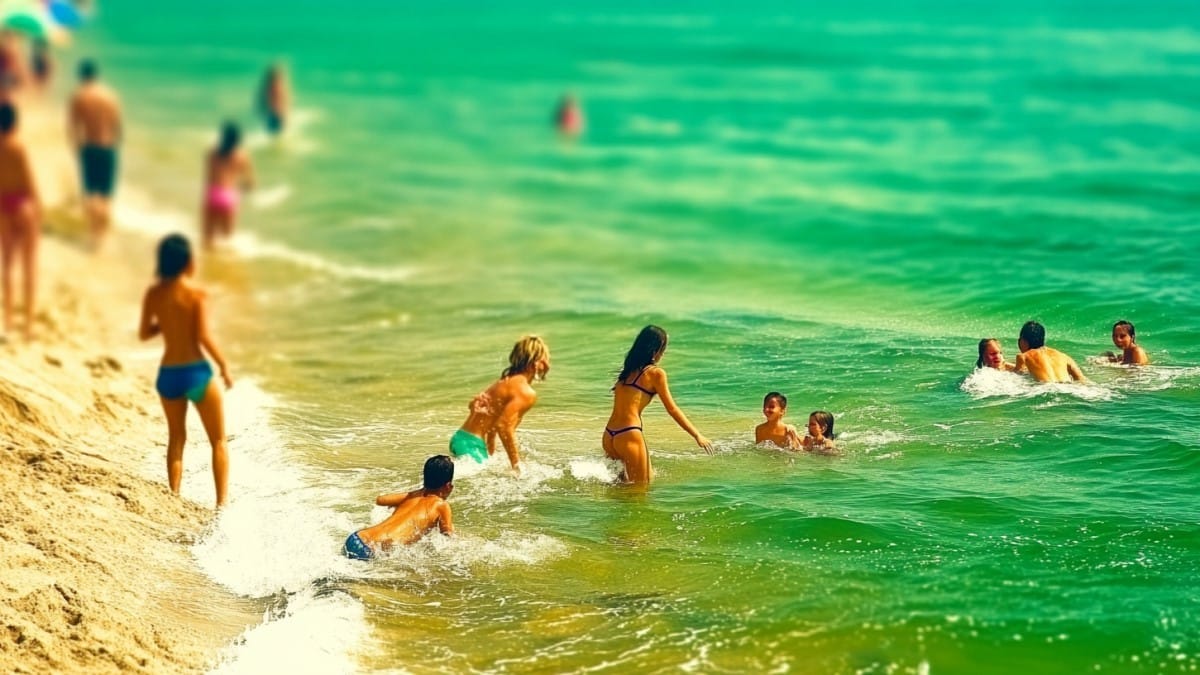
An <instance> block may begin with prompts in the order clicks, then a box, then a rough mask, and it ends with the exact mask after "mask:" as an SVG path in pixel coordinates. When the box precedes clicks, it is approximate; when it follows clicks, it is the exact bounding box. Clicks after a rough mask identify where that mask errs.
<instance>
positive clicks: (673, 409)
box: [649, 368, 713, 455]
mask: <svg viewBox="0 0 1200 675" xmlns="http://www.w3.org/2000/svg"><path fill="white" fill-rule="evenodd" d="M649 375H650V378H649V379H650V380H651V383H652V384H653V385H654V389H655V391H657V392H658V395H659V398H661V399H662V402H663V407H664V408H666V409H667V414H668V415H670V416H671V419H673V420H675V423H676V424H678V425H679V428H680V429H683V430H684V431H686V432H687V433H688V435H690V436H691V437H692V438H694V439H696V445H698V446H700V447H702V448H704V451H705V452H707V453H708V454H710V455H711V454H712V452H713V447H712V442H711V441H709V440H708V439H707V438H705V437H704V436H702V435H700V432H699V431H697V430H696V427H694V426H692V423H691V422H690V421H689V420H688V418H687V415H684V414H683V411H682V410H680V409H679V406H677V405H675V399H673V398H671V389H670V387H668V386H667V371H665V370H663V369H662V368H655V369H653V370H651V371H650V372H649Z"/></svg>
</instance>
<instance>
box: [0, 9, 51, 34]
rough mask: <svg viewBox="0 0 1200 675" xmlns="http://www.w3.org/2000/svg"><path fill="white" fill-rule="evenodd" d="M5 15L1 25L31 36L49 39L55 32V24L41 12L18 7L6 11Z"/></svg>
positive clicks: (0, 22) (0, 21) (0, 20)
mask: <svg viewBox="0 0 1200 675" xmlns="http://www.w3.org/2000/svg"><path fill="white" fill-rule="evenodd" d="M3 17H4V18H3V19H0V27H3V28H5V29H7V30H11V31H16V32H17V33H23V34H25V35H27V36H28V37H31V38H35V39H41V40H48V39H50V36H51V35H52V34H53V33H54V26H53V24H51V22H50V19H49V18H48V17H46V15H45V14H42V13H41V12H36V11H33V10H30V9H17V10H13V11H10V12H6V13H5V14H4V15H3Z"/></svg>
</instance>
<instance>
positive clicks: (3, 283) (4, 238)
mask: <svg viewBox="0 0 1200 675" xmlns="http://www.w3.org/2000/svg"><path fill="white" fill-rule="evenodd" d="M16 247H17V231H16V224H15V223H14V222H13V220H12V217H11V216H2V215H0V294H3V299H2V300H0V302H3V305H4V310H3V311H4V332H5V333H7V332H9V331H10V330H12V263H13V257H14V254H15V253H16Z"/></svg>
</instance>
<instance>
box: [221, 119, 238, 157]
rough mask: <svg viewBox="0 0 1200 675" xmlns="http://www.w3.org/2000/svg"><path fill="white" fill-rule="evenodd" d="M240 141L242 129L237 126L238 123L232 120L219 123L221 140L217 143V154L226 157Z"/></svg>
mask: <svg viewBox="0 0 1200 675" xmlns="http://www.w3.org/2000/svg"><path fill="white" fill-rule="evenodd" d="M241 142H242V130H241V129H239V128H238V125H236V124H234V123H233V122H225V123H224V124H222V125H221V142H220V143H218V144H217V154H218V155H220V156H222V157H228V156H229V155H231V154H232V153H233V151H234V150H236V149H237V146H238V144H239V143H241Z"/></svg>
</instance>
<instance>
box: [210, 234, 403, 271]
mask: <svg viewBox="0 0 1200 675" xmlns="http://www.w3.org/2000/svg"><path fill="white" fill-rule="evenodd" d="M229 245H230V247H231V248H232V249H233V250H234V251H236V252H237V253H238V255H241V256H243V257H246V258H262V259H273V260H281V261H284V262H288V263H291V264H293V265H296V266H298V267H305V268H308V269H310V270H313V271H316V272H322V273H325V274H328V275H330V276H334V277H338V278H341V279H355V280H363V281H377V282H382V283H399V282H402V281H406V280H408V279H410V278H412V276H413V274H414V270H413V269H412V268H410V267H367V266H364V265H345V264H342V263H337V262H334V261H332V260H328V259H326V258H323V257H321V256H320V255H317V254H315V253H308V252H306V251H299V250H296V249H294V248H291V247H290V246H287V245H285V244H280V243H278V242H272V241H267V240H264V239H261V238H259V237H258V236H257V235H256V234H254V233H253V232H245V231H241V232H238V233H237V234H235V235H234V236H233V239H232V240H231V241H230V243H229Z"/></svg>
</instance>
